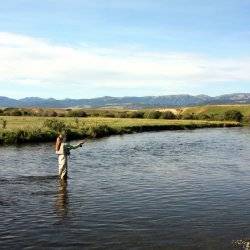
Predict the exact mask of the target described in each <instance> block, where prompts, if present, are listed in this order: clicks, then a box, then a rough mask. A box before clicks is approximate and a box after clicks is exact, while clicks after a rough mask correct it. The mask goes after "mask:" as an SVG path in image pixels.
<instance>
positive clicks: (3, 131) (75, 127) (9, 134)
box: [0, 116, 240, 144]
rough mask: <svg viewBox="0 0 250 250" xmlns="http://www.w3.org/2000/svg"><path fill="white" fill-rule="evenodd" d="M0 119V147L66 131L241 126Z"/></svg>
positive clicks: (87, 133)
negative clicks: (0, 145)
mask: <svg viewBox="0 0 250 250" xmlns="http://www.w3.org/2000/svg"><path fill="white" fill-rule="evenodd" d="M0 120H1V121H2V123H1V128H0V144H16V143H28V142H48V141H54V140H55V139H56V137H57V135H58V133H60V131H66V133H67V135H68V137H69V139H82V138H100V137H104V136H110V135H122V134H128V133H138V132H145V131H160V130H184V129H195V128H210V127H235V126H240V123H238V122H233V121H206V120H166V119H138V118H107V117H83V118H76V117H56V118H50V117H33V116H2V117H0ZM3 121H5V122H4V123H5V125H4V124H3Z"/></svg>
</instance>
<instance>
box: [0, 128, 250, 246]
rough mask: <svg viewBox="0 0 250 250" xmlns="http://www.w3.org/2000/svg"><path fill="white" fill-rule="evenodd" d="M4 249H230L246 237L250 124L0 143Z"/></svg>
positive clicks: (248, 233)
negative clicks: (62, 155) (61, 175)
mask: <svg viewBox="0 0 250 250" xmlns="http://www.w3.org/2000/svg"><path fill="white" fill-rule="evenodd" d="M0 164H1V165H0V248H1V249H54V248H58V249H231V248H233V247H232V241H233V240H238V239H246V238H250V129H247V128H222V129H201V130H193V131H166V132H155V133H142V134H132V135H124V136H114V137H110V138H105V139H100V140H93V141H88V142H87V143H86V144H85V145H84V146H83V148H80V149H77V150H75V151H72V153H71V157H70V159H69V179H68V182H67V184H66V183H60V181H59V180H58V179H57V157H56V155H55V154H54V145H53V144H37V145H36V144H34V145H25V146H19V147H16V146H8V147H0Z"/></svg>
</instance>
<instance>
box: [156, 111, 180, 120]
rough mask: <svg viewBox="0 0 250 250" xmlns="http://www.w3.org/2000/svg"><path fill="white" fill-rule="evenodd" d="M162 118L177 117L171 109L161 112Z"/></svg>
mask: <svg viewBox="0 0 250 250" xmlns="http://www.w3.org/2000/svg"><path fill="white" fill-rule="evenodd" d="M160 118H161V119H169V120H171V119H176V115H175V114H174V113H173V112H171V111H165V112H162V113H161V117H160Z"/></svg>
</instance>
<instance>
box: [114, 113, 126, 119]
mask: <svg viewBox="0 0 250 250" xmlns="http://www.w3.org/2000/svg"><path fill="white" fill-rule="evenodd" d="M115 117H116V118H128V117H129V115H128V113H127V112H117V113H116V114H115Z"/></svg>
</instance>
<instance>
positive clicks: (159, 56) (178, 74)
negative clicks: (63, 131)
mask: <svg viewBox="0 0 250 250" xmlns="http://www.w3.org/2000/svg"><path fill="white" fill-rule="evenodd" d="M249 68H250V58H249V57H246V58H236V59H232V58H231V59H227V58H209V57H207V56H204V55H196V54H188V53H153V52H151V53H150V52H145V51H139V50H133V49H128V50H125V49H124V48H123V49H121V50H119V49H117V48H116V49H105V48H92V47H87V46H79V47H73V46H72V47H69V46H63V45H58V44H54V43H52V42H50V41H47V40H44V39H40V38H33V37H29V36H24V35H18V34H14V33H4V32H0V86H1V84H2V85H3V84H6V83H15V84H20V86H23V85H35V86H36V85H38V86H39V85H41V84H42V85H43V86H48V88H49V86H50V85H51V84H53V85H57V86H58V87H62V88H63V87H64V86H66V85H69V84H74V87H76V88H77V87H79V89H84V87H87V88H89V87H90V86H93V87H95V88H100V89H101V88H116V89H119V88H121V89H124V88H126V89H133V88H152V87H153V88H154V89H156V90H157V89H169V90H170V92H174V91H175V90H178V89H182V88H183V87H188V86H195V85H199V86H202V85H203V84H204V85H205V84H208V83H209V84H210V85H212V84H214V86H215V87H216V85H217V84H218V83H223V84H225V83H227V82H233V81H235V82H239V81H250V71H249ZM185 92H186V91H185Z"/></svg>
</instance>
